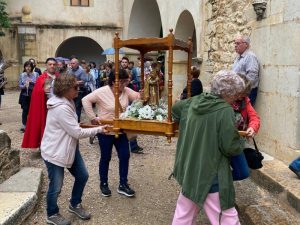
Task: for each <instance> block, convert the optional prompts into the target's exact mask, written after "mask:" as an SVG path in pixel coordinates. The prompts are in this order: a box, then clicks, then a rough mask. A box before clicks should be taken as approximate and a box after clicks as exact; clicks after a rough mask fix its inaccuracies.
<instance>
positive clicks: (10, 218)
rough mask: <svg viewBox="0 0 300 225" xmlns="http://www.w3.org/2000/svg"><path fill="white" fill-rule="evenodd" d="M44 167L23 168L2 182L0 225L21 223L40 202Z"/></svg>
mask: <svg viewBox="0 0 300 225" xmlns="http://www.w3.org/2000/svg"><path fill="white" fill-rule="evenodd" d="M41 179H42V169H39V168H22V169H21V170H20V171H19V172H18V173H16V174H15V175H13V176H11V177H10V178H9V179H8V180H6V181H4V182H3V183H2V184H0V199H1V201H0V225H19V224H21V223H22V222H23V221H24V220H25V219H26V218H27V217H28V216H29V215H30V214H31V213H32V212H33V210H34V207H35V206H36V204H37V202H38V197H39V192H40V186H41Z"/></svg>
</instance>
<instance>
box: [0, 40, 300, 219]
mask: <svg viewBox="0 0 300 225" xmlns="http://www.w3.org/2000/svg"><path fill="white" fill-rule="evenodd" d="M234 44H235V50H236V53H237V57H236V59H235V61H234V63H233V66H232V71H225V70H222V71H220V72H218V73H217V74H216V75H215V76H214V77H213V79H212V81H211V87H210V89H211V91H210V93H206V92H203V86H202V83H201V81H200V79H199V76H200V70H199V68H196V67H192V69H191V75H192V81H191V98H189V96H188V93H187V87H185V88H184V89H183V91H182V94H181V95H180V96H179V98H178V99H179V100H178V101H177V102H176V103H175V104H174V105H173V107H172V116H173V119H174V121H176V122H177V123H179V134H180V135H179V138H178V143H177V149H176V156H175V163H174V170H173V175H174V177H175V179H176V180H177V181H178V182H179V184H180V185H181V193H180V195H179V197H178V201H177V205H176V209H175V214H174V218H173V222H172V224H173V225H183V224H184V225H189V224H190V225H193V224H195V220H196V216H197V213H198V211H199V209H200V208H201V207H203V209H204V211H205V212H206V214H207V216H208V218H209V220H210V222H211V224H213V225H215V224H226V225H227V224H228V225H230V224H232V225H233V224H234V225H237V224H240V222H239V218H238V213H237V211H236V209H235V196H234V186H233V181H236V180H243V179H246V178H247V177H249V175H250V170H249V167H248V164H247V161H246V158H245V155H244V153H243V149H244V142H245V139H244V138H242V137H240V135H239V133H238V130H243V131H246V136H247V137H248V138H252V137H254V136H255V135H256V134H257V132H258V130H259V127H260V118H259V116H258V114H257V112H256V111H255V109H254V108H253V106H254V104H255V100H256V96H257V89H258V85H259V63H258V60H257V58H256V56H255V54H254V53H253V52H252V51H250V49H249V47H250V39H249V38H248V37H238V38H236V40H235V42H234ZM162 66H163V63H162V62H160V61H158V62H152V63H151V62H150V61H147V62H145V64H144V68H141V65H140V61H139V60H138V63H137V66H134V62H131V61H129V59H128V58H127V57H123V58H122V59H121V60H120V67H119V68H115V64H114V62H112V61H107V62H105V63H103V64H101V65H99V67H98V69H97V65H96V63H95V62H89V63H86V61H85V60H81V61H79V59H77V58H76V57H71V58H70V60H69V61H68V62H66V61H64V60H56V59H55V58H48V59H47V60H46V70H45V71H43V72H41V70H40V69H39V68H37V67H36V64H35V60H34V59H30V60H28V61H26V62H25V63H24V70H23V72H22V73H21V74H20V79H19V87H20V90H21V91H20V96H19V103H20V105H21V108H22V127H21V131H22V132H24V138H23V142H22V147H23V148H40V150H41V156H42V158H43V160H44V162H45V165H46V167H47V171H48V179H49V187H48V191H47V200H46V201H47V219H46V221H47V222H48V223H50V224H60V225H61V224H64V225H68V224H70V221H69V220H67V219H66V218H64V217H63V216H62V215H60V213H59V207H58V205H57V199H58V195H59V193H60V191H61V188H62V185H63V179H64V168H67V169H68V170H69V171H70V173H71V174H72V175H73V176H74V178H75V181H74V186H73V190H72V195H71V199H70V204H69V208H68V210H69V211H70V212H72V213H74V214H76V215H77V216H78V217H79V218H81V219H83V220H87V219H89V218H90V217H91V215H90V214H89V213H88V212H87V211H86V210H85V209H84V208H83V207H82V205H81V201H82V194H83V190H84V187H85V184H86V182H87V179H88V171H87V169H86V167H85V164H84V161H83V159H82V157H81V155H80V150H79V144H78V140H79V139H80V138H86V137H90V141H93V140H94V138H95V137H97V139H98V143H99V148H100V153H101V154H100V160H99V178H100V185H99V189H100V192H101V194H102V195H103V196H104V197H109V196H111V189H110V187H109V179H108V170H109V163H110V160H111V157H112V149H113V146H115V148H116V151H117V156H118V158H119V186H118V188H117V192H118V193H120V194H121V195H124V196H126V197H133V196H135V191H134V189H133V188H132V187H130V186H129V184H128V173H129V160H130V151H131V152H133V153H142V152H143V148H142V147H140V146H139V145H138V143H137V140H136V139H134V140H130V141H129V140H128V137H127V135H126V134H120V135H119V136H118V137H116V136H115V135H114V133H112V132H109V131H108V130H109V129H108V125H101V122H100V121H106V120H113V118H114V115H115V95H114V83H115V71H116V70H118V73H119V107H120V111H124V110H125V109H126V107H127V106H128V105H130V104H131V103H132V102H133V101H134V100H136V99H140V98H141V97H145V96H147V95H145V93H144V91H145V90H146V89H147V88H150V87H148V86H147V85H149V84H151V82H156V84H157V86H155V88H157V90H155V92H156V94H157V95H158V96H160V94H161V92H162V91H163V89H164V71H163V69H162ZM141 69H144V82H145V85H141ZM154 71H155V72H154ZM156 71H157V72H156ZM153 72H154V73H155V74H154V73H153ZM0 95H1V93H0ZM152 97H153V96H152ZM156 97H157V96H155V98H156ZM149 98H150V97H149ZM153 101H154V102H155V101H157V99H151V101H150V100H149V102H153ZM95 106H96V108H97V110H94V107H95ZM82 110H84V111H85V113H86V115H87V117H88V119H89V120H90V121H91V124H93V125H98V126H95V127H94V128H88V129H87V128H86V129H83V128H81V127H80V125H79V123H80V118H81V112H82ZM191 134H192V135H191ZM299 161H300V158H299V159H297V160H295V161H294V162H293V163H292V164H291V165H290V167H289V168H290V169H291V170H292V171H293V172H294V173H296V174H297V176H298V177H299V178H300V166H299V165H300V163H299Z"/></svg>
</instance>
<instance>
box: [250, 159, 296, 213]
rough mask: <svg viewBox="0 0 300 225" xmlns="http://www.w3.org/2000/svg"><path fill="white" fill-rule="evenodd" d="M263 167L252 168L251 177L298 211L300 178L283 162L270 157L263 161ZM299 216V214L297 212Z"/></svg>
mask: <svg viewBox="0 0 300 225" xmlns="http://www.w3.org/2000/svg"><path fill="white" fill-rule="evenodd" d="M263 165H264V166H263V168H261V169H259V170H254V171H252V173H251V178H252V179H253V180H254V181H255V182H256V183H257V184H259V185H260V186H261V187H263V188H265V189H266V190H268V191H269V192H271V193H274V194H275V195H278V196H279V195H280V198H281V200H282V201H286V202H287V203H288V204H289V205H290V206H292V207H293V208H294V209H295V210H297V211H298V212H299V213H300V188H299V187H300V180H299V179H298V178H297V176H296V175H295V174H294V173H293V172H292V171H290V170H289V168H288V166H287V165H286V164H284V163H283V162H281V161H279V160H276V159H272V160H268V161H264V162H263ZM299 216H300V214H299Z"/></svg>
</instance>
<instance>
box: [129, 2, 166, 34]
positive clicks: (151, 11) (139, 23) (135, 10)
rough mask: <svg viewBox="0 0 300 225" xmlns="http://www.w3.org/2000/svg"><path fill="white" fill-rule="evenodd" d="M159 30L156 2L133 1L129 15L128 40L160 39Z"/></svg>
mask: <svg viewBox="0 0 300 225" xmlns="http://www.w3.org/2000/svg"><path fill="white" fill-rule="evenodd" d="M161 30H162V23H161V16H160V11H159V8H158V5H157V2H156V0H135V1H134V3H133V6H132V9H131V13H130V19H129V26H128V38H140V37H162V32H161Z"/></svg>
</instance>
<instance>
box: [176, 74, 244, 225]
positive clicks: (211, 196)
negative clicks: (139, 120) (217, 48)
mask: <svg viewBox="0 0 300 225" xmlns="http://www.w3.org/2000/svg"><path fill="white" fill-rule="evenodd" d="M244 88H245V83H244V81H243V79H242V78H240V77H239V76H238V75H236V74H235V73H234V72H231V71H220V72H218V73H217V74H216V75H215V76H214V78H213V80H212V82H211V93H202V94H200V95H197V96H194V97H193V98H189V99H186V100H182V101H178V102H176V103H175V105H174V106H173V107H172V115H173V118H174V120H175V121H177V122H179V138H178V143H177V150H176V157H175V164H174V170H173V174H174V177H175V178H176V180H177V181H178V182H179V184H180V185H181V187H182V190H181V193H180V195H179V198H178V201H177V206H176V210H175V215H174V218H173V225H192V224H195V223H196V216H197V213H198V212H199V209H200V207H203V208H204V210H205V212H206V214H207V216H208V218H209V220H210V223H211V224H212V225H217V224H226V225H231V224H232V225H238V224H240V222H239V218H238V213H237V211H236V209H235V208H234V203H235V196H234V187H233V180H232V173H231V169H230V157H231V156H234V155H238V154H240V153H241V152H242V150H243V142H241V140H240V137H239V133H238V131H237V129H236V128H235V124H234V112H233V109H232V107H231V105H230V104H231V103H233V102H234V101H235V100H236V99H237V98H238V97H239V95H240V94H241V93H242V92H243V91H244Z"/></svg>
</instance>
